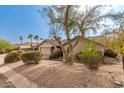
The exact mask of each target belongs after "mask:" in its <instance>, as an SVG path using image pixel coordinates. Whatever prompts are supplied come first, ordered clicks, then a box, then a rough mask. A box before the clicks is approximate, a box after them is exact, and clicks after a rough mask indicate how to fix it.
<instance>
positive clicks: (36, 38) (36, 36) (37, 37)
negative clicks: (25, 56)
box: [34, 35, 39, 45]
mask: <svg viewBox="0 0 124 93" xmlns="http://www.w3.org/2000/svg"><path fill="white" fill-rule="evenodd" d="M34 39H35V40H36V42H37V45H38V40H39V36H38V35H35V36H34Z"/></svg>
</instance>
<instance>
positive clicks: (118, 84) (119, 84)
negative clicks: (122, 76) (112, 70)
mask: <svg viewBox="0 0 124 93" xmlns="http://www.w3.org/2000/svg"><path fill="white" fill-rule="evenodd" d="M114 84H115V85H117V86H122V83H121V82H120V81H114Z"/></svg>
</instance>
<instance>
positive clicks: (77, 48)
mask: <svg viewBox="0 0 124 93" xmlns="http://www.w3.org/2000/svg"><path fill="white" fill-rule="evenodd" d="M87 42H88V41H87V40H81V41H80V42H79V43H78V44H77V46H75V47H74V49H73V52H72V53H73V54H72V55H76V54H77V53H79V52H80V51H81V50H82V49H83V48H84V47H85V45H86V44H87ZM74 43H75V41H72V44H74ZM65 47H66V48H67V47H68V46H67V45H65ZM94 48H96V49H98V50H100V51H103V47H101V46H100V45H98V44H96V45H95V46H94Z"/></svg>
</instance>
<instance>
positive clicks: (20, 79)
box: [0, 55, 37, 88]
mask: <svg viewBox="0 0 124 93" xmlns="http://www.w3.org/2000/svg"><path fill="white" fill-rule="evenodd" d="M4 56H5V55H0V65H2V64H3V58H4ZM15 67H16V66H15ZM0 73H2V74H3V75H4V76H5V77H7V79H8V82H11V83H12V85H14V86H15V87H16V88H36V87H37V85H36V84H34V83H32V82H30V81H29V80H28V79H27V78H25V77H24V76H22V75H20V74H18V73H17V72H15V71H14V70H12V69H11V68H9V67H8V66H7V65H5V66H2V67H0Z"/></svg>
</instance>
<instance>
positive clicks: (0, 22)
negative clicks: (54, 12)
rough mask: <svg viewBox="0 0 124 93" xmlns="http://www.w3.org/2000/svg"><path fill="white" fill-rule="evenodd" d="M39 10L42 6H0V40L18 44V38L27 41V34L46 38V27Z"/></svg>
mask: <svg viewBox="0 0 124 93" xmlns="http://www.w3.org/2000/svg"><path fill="white" fill-rule="evenodd" d="M39 9H42V6H0V38H4V39H7V40H9V41H10V42H12V43H17V42H19V39H18V37H19V36H23V38H24V41H29V40H28V39H27V36H28V34H33V35H39V36H40V37H42V38H47V37H48V31H49V29H48V25H47V22H46V20H45V19H44V18H43V17H42V16H41V15H40V13H39V12H38V10H39Z"/></svg>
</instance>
